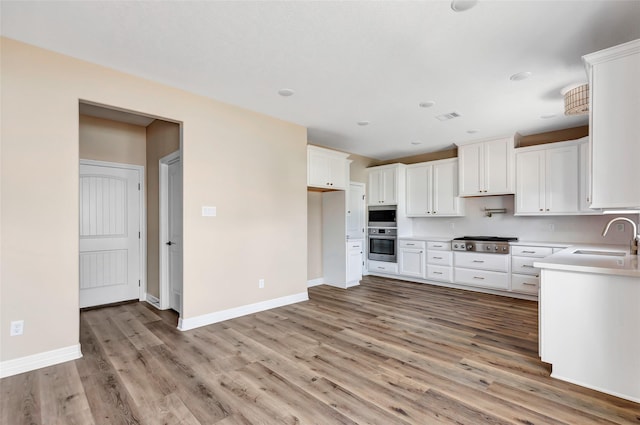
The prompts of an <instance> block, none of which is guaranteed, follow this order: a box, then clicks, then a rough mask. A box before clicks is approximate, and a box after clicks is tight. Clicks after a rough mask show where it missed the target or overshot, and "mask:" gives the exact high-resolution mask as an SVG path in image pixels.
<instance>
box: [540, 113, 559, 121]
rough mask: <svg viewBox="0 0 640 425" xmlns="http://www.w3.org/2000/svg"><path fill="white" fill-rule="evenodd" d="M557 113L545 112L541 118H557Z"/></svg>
mask: <svg viewBox="0 0 640 425" xmlns="http://www.w3.org/2000/svg"><path fill="white" fill-rule="evenodd" d="M555 116H556V114H544V115H540V118H542V119H543V120H548V119H549V118H555Z"/></svg>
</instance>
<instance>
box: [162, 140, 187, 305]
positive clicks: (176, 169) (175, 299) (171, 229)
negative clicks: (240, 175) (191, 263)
mask: <svg viewBox="0 0 640 425" xmlns="http://www.w3.org/2000/svg"><path fill="white" fill-rule="evenodd" d="M159 169H160V253H161V255H160V308H162V309H167V308H170V309H173V310H175V311H177V312H178V313H180V314H182V300H183V277H182V276H183V268H182V254H183V248H182V246H183V238H182V161H181V160H180V152H174V153H171V154H169V155H167V156H165V157H163V158H161V159H160V167H159Z"/></svg>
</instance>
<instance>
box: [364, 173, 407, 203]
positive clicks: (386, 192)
mask: <svg viewBox="0 0 640 425" xmlns="http://www.w3.org/2000/svg"><path fill="white" fill-rule="evenodd" d="M403 171H404V170H403ZM399 172H400V165H398V164H394V165H383V166H379V167H372V168H370V169H369V202H368V203H369V205H397V204H398V182H399Z"/></svg>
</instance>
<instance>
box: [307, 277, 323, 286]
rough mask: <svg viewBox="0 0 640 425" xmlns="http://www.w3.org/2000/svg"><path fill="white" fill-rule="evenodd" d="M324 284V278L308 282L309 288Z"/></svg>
mask: <svg viewBox="0 0 640 425" xmlns="http://www.w3.org/2000/svg"><path fill="white" fill-rule="evenodd" d="M323 283H324V277H318V278H316V279H311V280H307V288H311V287H312V286H318V285H322V284H323Z"/></svg>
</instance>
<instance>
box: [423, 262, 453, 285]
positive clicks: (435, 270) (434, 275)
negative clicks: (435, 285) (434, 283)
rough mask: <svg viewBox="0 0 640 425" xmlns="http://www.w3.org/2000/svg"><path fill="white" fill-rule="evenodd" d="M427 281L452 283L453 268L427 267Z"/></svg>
mask: <svg viewBox="0 0 640 425" xmlns="http://www.w3.org/2000/svg"><path fill="white" fill-rule="evenodd" d="M427 279H432V280H442V281H445V282H453V267H444V266H432V265H428V266H427Z"/></svg>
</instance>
